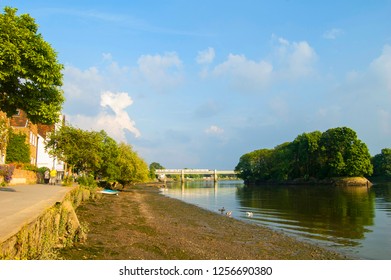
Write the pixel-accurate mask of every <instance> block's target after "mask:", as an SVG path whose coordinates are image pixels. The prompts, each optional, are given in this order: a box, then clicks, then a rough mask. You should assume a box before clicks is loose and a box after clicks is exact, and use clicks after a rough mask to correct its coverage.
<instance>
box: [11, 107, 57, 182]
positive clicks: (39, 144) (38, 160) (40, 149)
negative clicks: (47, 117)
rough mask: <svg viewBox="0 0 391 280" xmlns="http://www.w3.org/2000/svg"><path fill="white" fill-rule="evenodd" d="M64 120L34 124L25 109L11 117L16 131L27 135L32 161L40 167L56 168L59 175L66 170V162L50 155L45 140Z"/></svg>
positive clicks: (12, 125)
mask: <svg viewBox="0 0 391 280" xmlns="http://www.w3.org/2000/svg"><path fill="white" fill-rule="evenodd" d="M63 122H65V119H64V118H63V120H62V121H61V122H59V123H57V124H53V125H44V124H33V123H31V122H30V121H29V119H28V118H27V114H26V113H25V112H24V111H23V110H18V112H17V114H15V115H13V116H12V117H11V118H10V126H11V127H12V128H13V129H14V130H15V131H17V132H22V133H24V134H25V135H26V141H27V143H28V144H29V146H30V159H31V160H30V163H31V164H33V165H35V166H37V167H38V168H40V167H47V168H49V169H52V168H54V169H56V170H57V172H58V174H59V175H61V174H62V173H63V172H64V163H63V162H62V161H59V160H58V159H57V158H56V157H53V156H51V155H49V153H48V152H47V151H46V150H45V144H46V143H45V141H46V139H47V137H48V136H49V134H50V133H51V132H53V131H55V130H56V129H58V128H59V127H60V126H61V125H62V123H63Z"/></svg>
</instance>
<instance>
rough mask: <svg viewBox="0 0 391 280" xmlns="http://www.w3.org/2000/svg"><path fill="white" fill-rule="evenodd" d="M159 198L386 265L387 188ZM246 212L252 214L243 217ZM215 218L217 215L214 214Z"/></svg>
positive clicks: (190, 189) (225, 184) (244, 190)
mask: <svg viewBox="0 0 391 280" xmlns="http://www.w3.org/2000/svg"><path fill="white" fill-rule="evenodd" d="M163 192H164V194H165V195H167V196H169V197H173V198H177V199H181V200H183V201H185V202H188V203H192V204H195V205H198V206H200V207H202V208H206V209H208V210H211V211H215V212H218V209H220V208H221V207H224V208H225V209H226V210H227V211H233V212H232V217H234V218H237V219H241V220H245V221H248V222H252V223H257V224H261V225H264V226H267V227H270V228H272V229H275V230H278V231H283V232H285V233H287V234H290V235H293V236H295V237H297V238H299V239H302V240H306V241H310V242H315V243H320V244H321V245H324V246H326V247H331V248H332V249H335V250H338V251H340V252H342V253H344V254H347V255H350V256H352V257H354V258H360V259H377V260H380V259H387V260H391V183H379V184H375V185H374V186H373V187H371V188H370V189H367V188H366V187H364V188H354V187H332V186H317V185H314V186H254V187H245V186H244V185H243V183H241V182H240V181H219V182H218V183H217V184H214V183H213V182H211V181H193V182H191V181H190V182H186V183H184V184H181V183H178V184H170V185H169V186H168V189H167V190H164V191H163ZM246 212H253V217H247V215H246ZM218 213H219V212H218Z"/></svg>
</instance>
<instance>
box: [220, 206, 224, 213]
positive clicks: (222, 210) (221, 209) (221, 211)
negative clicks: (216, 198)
mask: <svg viewBox="0 0 391 280" xmlns="http://www.w3.org/2000/svg"><path fill="white" fill-rule="evenodd" d="M219 211H220V213H221V214H223V213H224V211H225V208H224V206H223V207H222V208H220V209H219Z"/></svg>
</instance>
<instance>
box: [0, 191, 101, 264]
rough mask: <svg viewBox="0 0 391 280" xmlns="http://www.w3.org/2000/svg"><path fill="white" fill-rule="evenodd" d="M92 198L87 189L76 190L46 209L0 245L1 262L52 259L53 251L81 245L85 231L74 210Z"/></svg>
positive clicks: (93, 194)
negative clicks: (76, 244) (5, 260)
mask: <svg viewBox="0 0 391 280" xmlns="http://www.w3.org/2000/svg"><path fill="white" fill-rule="evenodd" d="M95 196H96V194H95V193H91V192H90V191H89V190H88V189H85V188H82V187H77V188H75V189H74V190H73V191H71V192H70V193H68V194H67V195H66V197H65V198H64V200H63V201H62V202H61V203H56V204H55V205H53V206H52V207H50V208H49V209H47V210H46V211H45V212H44V213H43V214H42V215H41V216H39V217H38V218H37V219H36V220H35V221H34V222H32V223H30V224H28V225H25V226H24V227H23V228H22V229H21V230H20V231H19V233H18V234H16V235H14V236H13V237H11V238H9V239H8V240H6V241H4V242H3V243H2V244H0V259H3V260H4V259H8V260H9V259H11V260H15V259H16V260H21V259H23V260H33V259H53V252H54V250H53V249H55V248H58V247H66V246H70V245H72V244H73V243H74V242H79V241H82V240H83V239H84V238H85V234H86V228H85V227H84V226H83V225H81V224H80V223H79V220H78V218H77V216H76V213H75V209H76V208H77V207H78V206H79V205H80V203H81V202H83V201H85V200H88V199H89V198H90V197H92V198H95Z"/></svg>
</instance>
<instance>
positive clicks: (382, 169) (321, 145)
mask: <svg viewBox="0 0 391 280" xmlns="http://www.w3.org/2000/svg"><path fill="white" fill-rule="evenodd" d="M374 167H375V169H374ZM235 171H237V172H238V176H239V177H240V178H241V179H243V180H244V181H245V182H246V183H256V182H287V181H292V180H297V179H301V181H309V180H311V179H312V180H314V179H316V180H324V179H328V178H334V177H364V176H371V175H372V174H376V175H383V174H384V175H387V174H388V175H391V149H383V150H382V154H380V155H376V156H375V157H374V158H373V159H372V158H371V155H370V154H369V151H368V148H367V145H366V144H365V143H363V142H362V141H361V140H360V139H358V138H357V134H356V132H355V131H354V130H352V129H350V128H348V127H337V128H331V129H328V130H327V131H325V132H323V133H322V132H320V131H314V132H310V133H303V134H301V135H298V136H297V137H296V138H295V139H294V140H293V141H292V142H286V143H283V144H280V145H278V146H276V147H275V148H273V149H259V150H255V151H252V152H249V153H246V154H244V155H242V156H241V157H240V160H239V163H238V164H237V166H236V168H235ZM387 172H388V173H387Z"/></svg>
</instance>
